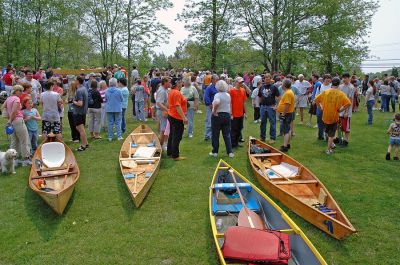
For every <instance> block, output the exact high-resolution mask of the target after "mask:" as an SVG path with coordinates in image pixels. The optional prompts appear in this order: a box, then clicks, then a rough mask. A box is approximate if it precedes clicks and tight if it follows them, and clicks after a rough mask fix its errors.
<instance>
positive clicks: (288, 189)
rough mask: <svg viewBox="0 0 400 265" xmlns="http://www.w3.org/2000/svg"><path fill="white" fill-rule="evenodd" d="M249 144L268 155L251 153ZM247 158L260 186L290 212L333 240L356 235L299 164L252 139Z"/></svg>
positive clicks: (316, 183) (328, 195) (335, 205)
mask: <svg viewBox="0 0 400 265" xmlns="http://www.w3.org/2000/svg"><path fill="white" fill-rule="evenodd" d="M252 145H254V146H256V147H258V148H263V149H267V150H269V151H270V153H265V154H252V153H251V147H252ZM253 148H254V147H253ZM248 157H249V160H250V164H251V167H252V168H253V171H254V174H255V175H256V177H257V180H258V181H259V182H260V184H261V185H262V186H263V187H264V188H265V189H266V190H267V191H268V193H269V194H271V195H272V196H273V197H275V198H276V199H278V200H279V201H281V202H282V203H283V204H284V205H285V206H287V207H288V208H289V209H291V210H292V211H293V212H295V213H296V214H298V215H300V216H301V217H303V218H304V219H305V220H307V221H308V222H310V223H312V224H313V225H315V226H316V227H318V228H319V229H321V230H322V231H324V232H326V233H327V234H329V235H330V236H332V237H334V238H336V239H343V238H345V237H347V236H350V235H351V234H353V233H355V232H356V229H355V228H354V227H353V225H352V224H351V223H350V221H349V220H348V219H347V217H346V216H345V215H344V213H343V211H342V210H341V209H340V207H339V205H338V204H337V203H336V201H335V200H334V199H333V197H332V195H331V194H330V193H329V191H328V190H327V189H326V188H325V186H324V185H323V184H322V182H321V181H320V180H319V179H318V178H317V177H316V176H315V175H314V174H313V173H312V172H311V171H310V170H309V169H308V168H306V167H305V166H303V165H302V164H301V163H299V162H298V161H296V160H294V159H293V158H291V157H290V156H288V155H286V154H285V153H282V152H280V151H279V150H278V149H276V148H274V147H272V146H270V145H268V144H266V143H264V142H262V141H260V140H257V139H254V138H251V137H250V140H249V148H248ZM263 172H264V173H263Z"/></svg>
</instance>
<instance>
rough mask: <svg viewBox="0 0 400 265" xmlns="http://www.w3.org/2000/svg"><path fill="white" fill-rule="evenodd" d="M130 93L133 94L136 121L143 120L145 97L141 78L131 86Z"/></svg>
mask: <svg viewBox="0 0 400 265" xmlns="http://www.w3.org/2000/svg"><path fill="white" fill-rule="evenodd" d="M131 93H132V94H133V95H135V112H136V119H137V120H138V121H145V114H144V102H145V100H146V98H147V94H146V92H145V89H144V86H142V80H140V79H138V80H137V81H136V85H135V86H133V87H132V88H131Z"/></svg>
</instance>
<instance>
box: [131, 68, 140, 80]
mask: <svg viewBox="0 0 400 265" xmlns="http://www.w3.org/2000/svg"><path fill="white" fill-rule="evenodd" d="M136 68H137V67H136V65H134V66H133V70H132V84H136V80H138V78H139V71H138V70H137V69H136Z"/></svg>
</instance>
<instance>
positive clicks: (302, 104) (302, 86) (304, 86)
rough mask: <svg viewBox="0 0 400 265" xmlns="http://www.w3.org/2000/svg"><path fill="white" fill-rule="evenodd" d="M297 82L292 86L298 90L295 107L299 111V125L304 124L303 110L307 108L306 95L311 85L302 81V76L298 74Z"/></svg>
mask: <svg viewBox="0 0 400 265" xmlns="http://www.w3.org/2000/svg"><path fill="white" fill-rule="evenodd" d="M298 78H299V79H298V80H296V82H295V83H294V86H295V87H296V88H297V89H298V90H299V96H298V97H297V106H298V107H299V109H300V123H299V124H304V109H305V108H306V107H307V93H308V91H309V89H310V87H311V84H310V83H309V82H308V81H307V80H304V75H302V74H299V76H298Z"/></svg>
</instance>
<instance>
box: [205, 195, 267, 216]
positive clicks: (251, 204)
mask: <svg viewBox="0 0 400 265" xmlns="http://www.w3.org/2000/svg"><path fill="white" fill-rule="evenodd" d="M246 206H247V208H249V209H250V210H252V211H255V212H259V211H260V205H259V204H258V202H257V201H256V199H255V198H253V197H250V198H249V199H248V201H247V203H246ZM211 207H212V211H213V214H214V215H215V214H216V213H218V212H221V213H227V212H230V213H238V212H240V210H241V209H242V207H243V205H242V204H241V203H235V204H218V203H217V199H216V198H215V196H213V197H212V201H211Z"/></svg>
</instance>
